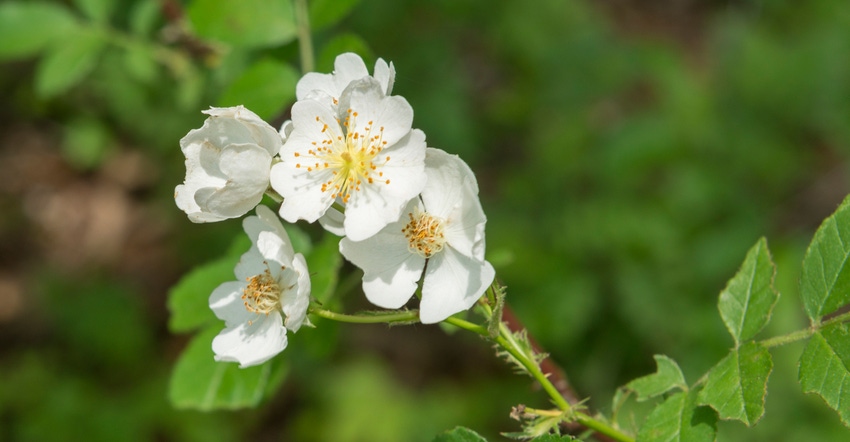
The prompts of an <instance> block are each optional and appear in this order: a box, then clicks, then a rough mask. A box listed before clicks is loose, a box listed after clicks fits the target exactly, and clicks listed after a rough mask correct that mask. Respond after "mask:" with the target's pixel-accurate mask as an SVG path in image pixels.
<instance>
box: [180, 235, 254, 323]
mask: <svg viewBox="0 0 850 442" xmlns="http://www.w3.org/2000/svg"><path fill="white" fill-rule="evenodd" d="M250 247H251V240H250V239H248V237H247V236H245V235H239V236H238V237H237V238H236V240H234V242H233V244H232V245H231V246H230V250H229V251H228V253H227V254H226V255H225V256H224V257H222V258H220V259H217V260H215V261H212V262H209V263H207V264H204V265H202V266H199V267H197V268H195V269H193V270H192V271H190V272H189V273H187V274H186V275H184V276H183V278H182V279H180V281H179V282H178V283H177V284H176V285H175V286H174V287H172V288H171V290H170V291H169V292H168V302H167V304H168V311H169V312H171V315H170V316H169V318H168V328H169V330H171V331H172V332H175V333H179V332H187V331H192V330H194V329H196V328H200V327H202V326H205V325H208V324H214V323H215V324H217V323H218V322H219V320H218V318H216V316H215V314H213V312H212V310H210V308H209V298H210V294H212V292H213V290H215V288H216V287H218V286H219V284H221V283H223V282H227V281H233V280H234V279H235V276H234V275H233V268H234V267H235V266H236V263H237V262H239V258H240V257H241V256H242V253H244V252H246V251H247V250H248V249H249V248H250Z"/></svg>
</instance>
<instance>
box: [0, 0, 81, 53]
mask: <svg viewBox="0 0 850 442" xmlns="http://www.w3.org/2000/svg"><path fill="white" fill-rule="evenodd" d="M76 28H77V20H76V19H75V18H74V16H73V15H72V14H71V13H70V12H69V11H68V10H67V9H65V8H64V7H62V6H61V5H59V4H56V3H42V2H26V3H24V2H9V3H3V4H0V42H2V44H0V60H7V59H12V58H20V57H27V56H30V55H35V54H37V53H39V52H41V51H42V50H44V49H45V48H46V47H47V46H48V45H50V43H51V42H53V41H55V40H57V39H59V38H61V37H62V36H64V35H66V34H68V33H70V32H71V31H73V30H74V29H76Z"/></svg>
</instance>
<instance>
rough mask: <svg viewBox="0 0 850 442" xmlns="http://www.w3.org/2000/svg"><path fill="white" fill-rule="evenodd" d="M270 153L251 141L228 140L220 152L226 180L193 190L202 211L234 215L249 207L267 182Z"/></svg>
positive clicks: (256, 202) (261, 195)
mask: <svg viewBox="0 0 850 442" xmlns="http://www.w3.org/2000/svg"><path fill="white" fill-rule="evenodd" d="M271 161H272V158H271V155H269V153H268V152H267V151H266V150H265V149H263V148H261V147H259V146H257V145H255V144H231V145H228V146H227V147H226V148H224V149H223V150H222V152H221V171H222V172H223V173H224V174H225V176H226V177H227V182H226V183H225V184H224V185H223V186H222V187H219V188H211V187H206V188H202V189H199V190H198V191H197V192H196V193H195V201H196V203H197V204H198V206H199V207H201V209H202V210H203V211H208V212H212V213H215V214H218V215H221V216H226V217H228V218H236V217H239V216H242V215H244V214H245V213H247V212H248V211H249V210H251V209H253V208H254V207H255V206H256V205H257V204H259V203H260V200H261V199H262V198H263V193H264V192H265V190H266V189H267V188H268V186H269V180H268V171H269V169H270V168H271Z"/></svg>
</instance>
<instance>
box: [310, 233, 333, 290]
mask: <svg viewBox="0 0 850 442" xmlns="http://www.w3.org/2000/svg"><path fill="white" fill-rule="evenodd" d="M306 258H307V265H308V267H309V269H310V283H311V295H312V296H313V297H314V298H316V299H318V300H319V302H322V303H325V302H328V301H329V300H330V299H331V296H333V294H334V291H335V290H336V285H337V281H338V279H339V267H340V266H341V265H342V255H341V254H340V253H339V238H338V237H336V236H334V235H331V234H325V236H324V238H323V239H322V242H320V243H318V244H316V245H315V246H314V247H313V250H312V251H311V252H310V253H309V254H308V255H306Z"/></svg>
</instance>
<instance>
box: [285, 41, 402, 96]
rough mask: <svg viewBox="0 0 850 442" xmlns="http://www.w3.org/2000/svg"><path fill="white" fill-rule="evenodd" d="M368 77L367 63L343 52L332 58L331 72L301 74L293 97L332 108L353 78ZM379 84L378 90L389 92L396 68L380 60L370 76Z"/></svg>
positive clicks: (350, 53)
mask: <svg viewBox="0 0 850 442" xmlns="http://www.w3.org/2000/svg"><path fill="white" fill-rule="evenodd" d="M364 77H369V70H368V69H367V68H366V63H364V62H363V59H362V58H360V56H359V55H357V54H355V53H352V52H346V53H344V54H340V55H338V56H337V57H336V59H335V60H334V71H333V73H331V74H322V73H318V72H309V73H307V74H304V76H303V77H301V79H300V80H298V84H296V85H295V97H296V98H297V99H298V100H304V99H312V100H317V101H321V102H323V103H324V104H326V105H329V106H331V107H335V106H337V105H338V104H339V98H340V96H342V92H343V91H344V90H345V88H347V87H348V85H349V84H351V83H352V82H353V81H357V80H360V79H362V78H364ZM372 78H374V79H375V80H377V81H378V84H380V87H381V91H382V92H383V93H384V94H385V95H390V93H391V92H392V90H393V83H394V82H395V68H394V67H393V64H392V63H389V64H387V62H386V61H384V60H383V59H380V58H379V59H378V61H377V62H375V75H374V76H373V77H372Z"/></svg>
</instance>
